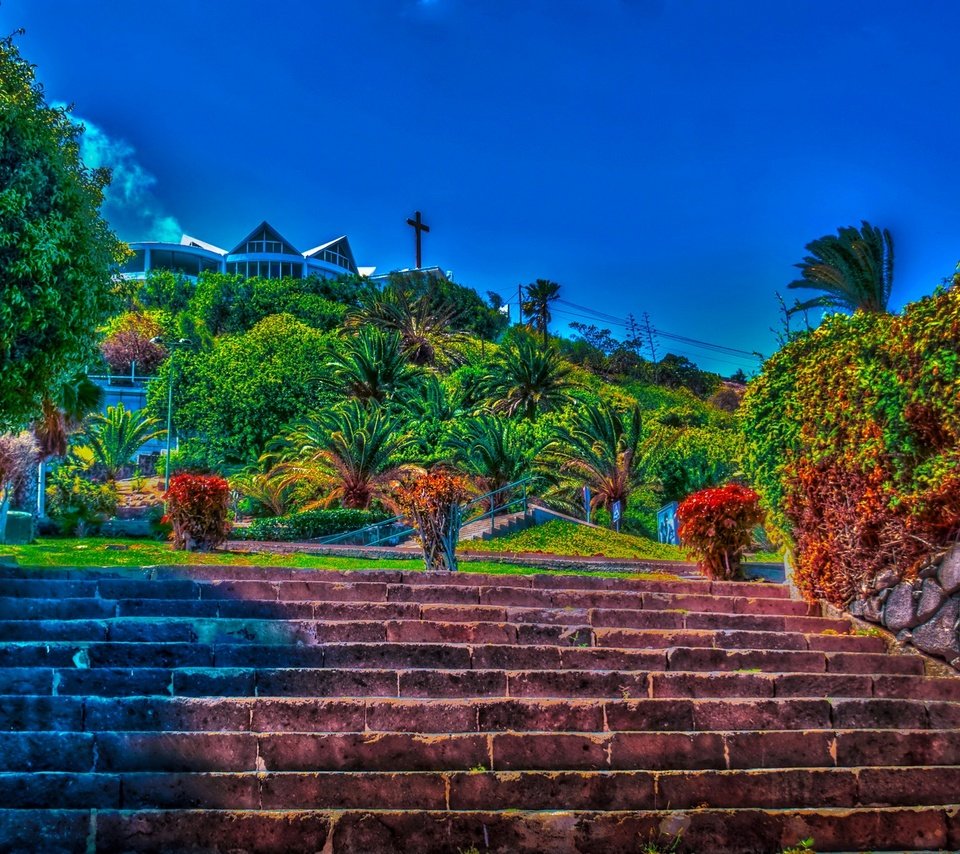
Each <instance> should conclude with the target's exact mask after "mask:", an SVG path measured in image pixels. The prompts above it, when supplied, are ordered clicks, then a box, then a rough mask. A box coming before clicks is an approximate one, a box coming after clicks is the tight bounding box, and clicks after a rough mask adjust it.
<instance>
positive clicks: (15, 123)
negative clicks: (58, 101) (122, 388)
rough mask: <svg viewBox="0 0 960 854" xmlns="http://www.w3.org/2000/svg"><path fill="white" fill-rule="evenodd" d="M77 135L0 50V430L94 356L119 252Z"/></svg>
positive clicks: (101, 182) (6, 47)
mask: <svg viewBox="0 0 960 854" xmlns="http://www.w3.org/2000/svg"><path fill="white" fill-rule="evenodd" d="M82 132H83V130H82V128H81V127H80V126H78V125H77V124H76V123H75V122H73V121H72V120H71V119H70V116H69V114H68V112H67V111H66V110H64V109H54V108H52V107H49V106H48V105H47V103H46V100H45V98H44V94H43V88H42V86H41V85H40V84H39V83H37V82H36V80H35V77H34V70H33V66H32V65H30V64H29V63H28V62H26V61H25V60H24V59H23V58H22V57H21V56H20V53H19V51H18V50H17V47H16V45H15V44H14V43H13V40H12V38H6V39H3V40H0V152H2V156H0V283H2V285H0V425H3V426H7V427H11V426H21V425H23V424H25V423H26V422H28V421H29V420H30V419H31V418H33V417H35V416H37V415H38V414H39V412H40V405H41V400H42V398H43V395H44V394H45V393H47V392H49V391H50V390H51V389H53V388H56V386H57V384H58V382H59V381H60V379H61V378H62V377H64V376H70V375H71V374H72V373H73V372H75V371H76V370H77V369H78V368H80V367H82V366H83V364H84V363H85V362H86V361H87V360H88V359H89V358H90V356H91V355H92V354H93V353H94V352H95V348H96V343H97V327H98V326H99V325H100V324H102V323H103V321H104V320H105V319H106V317H107V315H108V314H109V313H110V311H111V310H112V309H113V307H114V304H115V296H114V294H113V270H114V269H115V266H116V265H117V264H118V263H119V262H121V261H122V260H123V259H124V257H125V255H126V249H125V247H124V245H123V244H122V243H120V241H118V240H117V238H116V236H115V235H114V234H113V232H112V231H110V229H109V227H108V226H107V224H106V222H104V220H103V219H102V217H101V216H100V205H101V203H102V201H103V189H104V187H105V186H106V185H107V183H108V182H109V173H108V172H107V171H106V170H90V169H87V168H86V167H85V166H84V165H83V163H82V162H81V161H80V147H79V144H78V139H79V137H80V134H81V133H82Z"/></svg>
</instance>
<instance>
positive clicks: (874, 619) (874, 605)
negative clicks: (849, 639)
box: [863, 591, 887, 623]
mask: <svg viewBox="0 0 960 854" xmlns="http://www.w3.org/2000/svg"><path fill="white" fill-rule="evenodd" d="M883 592H884V594H886V591H883ZM886 598H887V597H886V595H882V596H871V597H870V598H869V599H866V600H864V603H863V619H865V620H869V621H870V622H871V623H879V622H880V620H881V618H882V616H883V600H884V599H886Z"/></svg>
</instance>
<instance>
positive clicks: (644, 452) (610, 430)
mask: <svg viewBox="0 0 960 854" xmlns="http://www.w3.org/2000/svg"><path fill="white" fill-rule="evenodd" d="M663 444H664V443H663V441H662V439H661V438H660V436H659V435H656V434H654V435H652V436H648V437H644V433H643V418H642V415H641V412H640V407H639V406H637V405H634V406H633V408H632V409H631V410H630V412H629V413H620V412H618V411H617V410H615V409H614V408H613V407H612V406H610V405H609V404H607V403H601V404H600V405H593V404H589V405H586V406H585V407H584V408H583V410H582V412H581V415H580V421H579V423H578V424H577V425H576V426H575V427H574V428H573V429H572V430H567V431H564V432H563V433H562V434H561V436H560V438H559V440H558V442H557V444H556V446H555V452H554V453H555V456H556V458H557V460H558V462H559V463H560V475H561V478H562V480H563V481H564V482H565V484H566V491H567V492H571V493H572V492H579V489H580V488H581V487H582V486H584V485H586V486H589V487H590V493H591V499H590V506H591V508H594V509H596V508H599V507H603V508H604V509H607V510H611V509H612V508H613V505H614V503H615V502H617V501H619V502H621V507H623V508H626V505H627V500H628V499H629V497H630V494H631V493H632V492H633V490H634V489H636V488H637V487H639V486H642V485H643V484H644V483H645V482H646V481H647V480H648V477H649V473H650V471H651V469H652V466H653V462H654V460H655V458H656V456H657V452H658V451H659V450H662V448H663ZM571 503H575V502H571Z"/></svg>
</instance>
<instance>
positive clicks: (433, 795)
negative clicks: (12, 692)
mask: <svg viewBox="0 0 960 854" xmlns="http://www.w3.org/2000/svg"><path fill="white" fill-rule="evenodd" d="M958 788H960V768H957V767H950V766H927V767H923V768H898V767H890V766H886V767H869V768H816V769H810V768H791V769H785V768H778V769H773V770H766V769H763V770H754V771H744V770H737V771H521V772H517V771H509V772H492V771H488V772H481V771H477V772H469V771H468V772H463V771H450V772H438V771H403V772H395V771H359V772H357V771H353V772H346V771H334V772H330V771H310V772H295V771H284V772H149V771H148V772H123V773H76V772H34V773H17V772H2V773H0V802H2V803H3V804H4V808H5V809H44V808H45V809H194V808H205V809H246V810H257V809H265V810H284V809H402V810H452V811H459V810H553V809H558V808H559V809H564V810H577V811H580V810H604V811H607V810H615V811H622V810H666V809H671V810H682V809H696V808H698V807H702V806H709V807H711V808H718V807H719V808H730V809H749V808H754V809H756V808H759V809H785V808H789V807H794V808H797V807H799V808H804V807H807V808H821V807H899V806H927V805H929V806H933V805H951V804H953V803H954V801H955V799H956V792H957V790H958Z"/></svg>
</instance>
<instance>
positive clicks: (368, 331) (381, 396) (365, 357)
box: [320, 326, 420, 403]
mask: <svg viewBox="0 0 960 854" xmlns="http://www.w3.org/2000/svg"><path fill="white" fill-rule="evenodd" d="M419 379H420V377H419V374H418V372H417V370H416V369H415V368H414V367H412V366H411V365H410V364H409V363H408V362H407V360H406V357H405V356H404V353H403V349H402V344H401V339H400V336H399V335H398V334H397V333H396V332H381V331H380V330H379V329H376V328H374V327H372V326H364V327H361V328H360V329H359V330H358V331H357V334H356V335H353V336H352V337H350V338H348V339H346V341H345V342H344V343H343V345H342V346H340V347H338V349H337V350H336V351H335V352H334V353H333V354H332V355H331V356H330V358H329V359H328V360H327V361H326V362H325V363H324V373H323V376H322V377H321V378H320V381H321V383H323V384H324V385H327V386H329V387H331V388H333V389H334V390H335V391H337V392H338V393H340V394H343V395H345V396H346V397H350V398H354V399H356V400H359V401H361V402H363V403H384V402H386V401H388V400H390V399H392V398H395V397H400V398H402V397H404V396H405V395H407V394H408V393H409V392H410V391H412V390H413V389H414V388H415V387H416V386H417V384H418V382H419Z"/></svg>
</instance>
